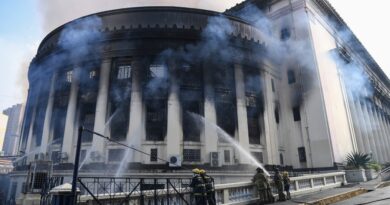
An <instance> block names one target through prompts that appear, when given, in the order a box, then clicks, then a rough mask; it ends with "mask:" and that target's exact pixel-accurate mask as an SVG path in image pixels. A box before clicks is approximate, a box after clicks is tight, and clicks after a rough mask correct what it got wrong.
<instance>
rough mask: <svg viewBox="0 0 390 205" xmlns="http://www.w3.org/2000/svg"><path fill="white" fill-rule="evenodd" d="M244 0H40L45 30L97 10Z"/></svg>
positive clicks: (220, 7) (211, 5)
mask: <svg viewBox="0 0 390 205" xmlns="http://www.w3.org/2000/svg"><path fill="white" fill-rule="evenodd" d="M241 1H243V0H218V1H209V0H83V1H77V0H66V1H63V0H39V10H40V13H41V22H42V27H43V30H44V32H46V33H47V32H50V31H52V30H53V29H55V28H57V27H58V26H61V25H62V24H64V23H66V22H69V21H72V20H74V19H76V18H79V17H81V16H85V15H89V14H92V13H96V12H101V11H107V10H113V9H119V8H127V7H140V6H178V7H189V8H199V9H206V10H214V11H224V10H225V9H228V8H230V7H232V6H234V5H235V4H237V3H240V2H241Z"/></svg>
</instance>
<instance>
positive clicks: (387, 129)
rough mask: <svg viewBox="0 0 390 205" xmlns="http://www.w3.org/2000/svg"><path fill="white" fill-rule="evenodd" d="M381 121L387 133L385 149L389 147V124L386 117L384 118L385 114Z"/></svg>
mask: <svg viewBox="0 0 390 205" xmlns="http://www.w3.org/2000/svg"><path fill="white" fill-rule="evenodd" d="M383 121H384V125H385V129H386V131H387V133H388V134H387V135H386V139H387V141H388V143H387V147H390V122H389V119H388V116H386V114H385V113H383Z"/></svg>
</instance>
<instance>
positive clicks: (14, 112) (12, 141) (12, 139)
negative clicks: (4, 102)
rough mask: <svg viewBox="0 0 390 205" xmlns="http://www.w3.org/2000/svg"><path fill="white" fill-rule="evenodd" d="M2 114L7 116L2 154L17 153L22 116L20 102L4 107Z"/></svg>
mask: <svg viewBox="0 0 390 205" xmlns="http://www.w3.org/2000/svg"><path fill="white" fill-rule="evenodd" d="M3 114H4V115H6V116H8V121H7V127H6V130H5V135H4V142H3V151H4V155H6V156H7V155H8V156H11V155H17V154H18V143H19V137H20V125H21V119H22V116H23V113H22V104H16V105H13V106H12V107H10V108H7V109H5V110H4V111H3Z"/></svg>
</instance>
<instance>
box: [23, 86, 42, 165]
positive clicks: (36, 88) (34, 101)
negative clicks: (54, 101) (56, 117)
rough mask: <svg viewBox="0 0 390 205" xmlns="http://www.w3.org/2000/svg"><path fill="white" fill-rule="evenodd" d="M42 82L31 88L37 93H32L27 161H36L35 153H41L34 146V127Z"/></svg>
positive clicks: (26, 152) (26, 151)
mask: <svg viewBox="0 0 390 205" xmlns="http://www.w3.org/2000/svg"><path fill="white" fill-rule="evenodd" d="M42 82H43V81H42ZM40 86H41V83H39V82H36V84H35V86H34V87H32V89H31V90H30V91H31V92H35V94H32V102H31V101H30V102H29V103H32V104H33V107H32V108H31V112H32V114H31V120H30V125H29V128H28V138H27V144H26V150H25V155H27V163H28V162H30V161H34V157H35V154H38V153H39V150H38V149H37V148H36V147H34V145H35V141H34V140H35V139H33V127H34V122H35V120H36V119H35V117H36V114H37V105H38V101H39V99H38V98H39V90H40Z"/></svg>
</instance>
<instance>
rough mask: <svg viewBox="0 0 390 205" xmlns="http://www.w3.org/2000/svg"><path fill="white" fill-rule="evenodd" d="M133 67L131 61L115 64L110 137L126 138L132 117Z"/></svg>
mask: <svg viewBox="0 0 390 205" xmlns="http://www.w3.org/2000/svg"><path fill="white" fill-rule="evenodd" d="M131 76H132V67H131V65H130V62H127V61H126V62H120V63H117V64H116V65H115V66H114V69H112V73H111V82H110V116H109V118H108V120H107V125H109V127H110V137H111V138H112V139H115V140H125V139H126V135H127V131H128V127H129V117H130V98H131V82H132V81H131Z"/></svg>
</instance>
